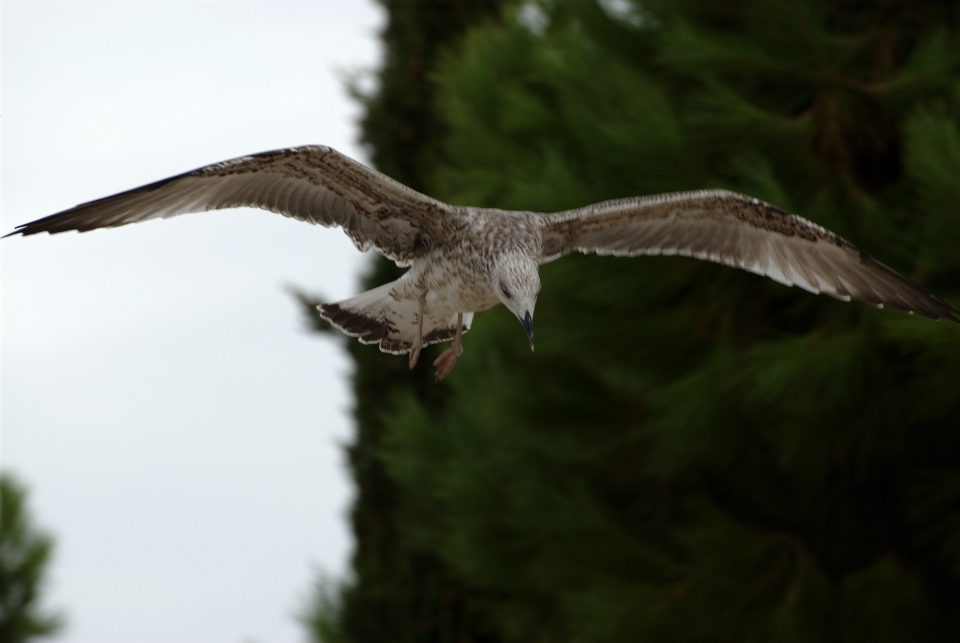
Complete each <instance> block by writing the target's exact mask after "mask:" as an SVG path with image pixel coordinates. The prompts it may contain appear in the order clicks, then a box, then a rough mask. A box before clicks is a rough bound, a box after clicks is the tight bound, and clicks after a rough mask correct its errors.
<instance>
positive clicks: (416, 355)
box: [409, 343, 423, 371]
mask: <svg viewBox="0 0 960 643" xmlns="http://www.w3.org/2000/svg"><path fill="white" fill-rule="evenodd" d="M422 348H423V344H420V343H417V344H414V345H413V348H411V349H410V362H409V363H410V370H411V371H412V370H413V367H414V366H416V365H417V360H418V359H420V349H422Z"/></svg>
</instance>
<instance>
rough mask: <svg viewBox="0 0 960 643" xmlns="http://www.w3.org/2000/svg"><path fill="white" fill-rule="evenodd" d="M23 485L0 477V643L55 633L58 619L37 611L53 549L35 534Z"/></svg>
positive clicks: (44, 536)
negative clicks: (0, 642)
mask: <svg viewBox="0 0 960 643" xmlns="http://www.w3.org/2000/svg"><path fill="white" fill-rule="evenodd" d="M26 499H27V494H26V491H25V490H24V488H23V486H22V485H20V484H19V483H18V482H17V481H16V480H15V479H13V478H12V477H10V475H9V474H4V475H3V476H0V641H2V642H3V643H19V642H21V641H30V640H34V639H35V638H37V637H40V636H48V635H51V634H54V633H56V632H57V630H59V629H60V626H61V624H62V619H61V617H59V616H57V615H53V614H47V613H44V612H42V611H41V609H40V606H39V602H40V590H41V589H42V587H43V581H44V575H45V574H46V571H47V564H48V563H49V560H50V553H51V551H52V548H53V541H52V539H51V538H50V537H49V536H47V535H46V534H44V533H42V532H39V531H37V529H36V528H35V527H34V526H33V524H32V521H31V520H30V515H29V513H28V511H27V506H26Z"/></svg>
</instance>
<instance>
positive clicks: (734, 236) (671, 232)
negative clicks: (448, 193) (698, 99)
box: [541, 190, 960, 323]
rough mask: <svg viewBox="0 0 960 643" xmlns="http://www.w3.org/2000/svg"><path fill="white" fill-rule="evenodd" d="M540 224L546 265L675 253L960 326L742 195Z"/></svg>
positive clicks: (578, 213)
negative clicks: (575, 258)
mask: <svg viewBox="0 0 960 643" xmlns="http://www.w3.org/2000/svg"><path fill="white" fill-rule="evenodd" d="M542 216H543V218H544V226H545V227H544V232H543V253H542V258H541V262H546V261H550V260H552V259H555V258H556V257H559V256H561V255H563V254H566V253H568V252H572V251H574V250H579V251H581V252H585V253H586V252H596V253H597V254H601V255H621V256H635V255H674V254H676V255H682V256H686V257H695V258H697V259H705V260H708V261H715V262H717V263H722V264H726V265H728V266H733V267H735V268H743V269H744V270H749V271H750V272H755V273H757V274H760V275H766V276H767V277H770V278H772V279H775V280H777V281H779V282H780V283H782V284H786V285H788V286H792V285H797V286H800V287H801V288H805V289H806V290H809V291H810V292H814V293H825V294H827V295H830V296H832V297H836V298H837V299H843V300H847V301H849V300H850V299H856V300H857V301H862V302H864V303H867V304H871V305H873V306H876V307H878V308H879V307H882V306H890V307H891V308H896V309H898V310H903V311H906V312H916V313H918V314H920V315H923V316H924V317H929V318H931V319H939V318H944V319H948V320H950V321H953V322H957V323H960V320H958V318H957V316H960V312H958V311H957V310H955V309H954V308H952V307H951V306H949V305H948V304H946V303H944V302H943V301H941V300H940V299H938V298H937V297H935V296H934V295H933V294H931V293H930V292H929V291H927V290H925V289H924V288H922V287H921V286H919V285H918V284H916V283H914V282H912V281H910V280H909V279H907V278H906V277H904V276H903V275H901V274H900V273H898V272H897V271H895V270H893V269H892V268H889V267H887V266H885V265H883V264H882V263H880V262H879V261H877V260H876V259H874V258H873V257H871V256H870V255H868V254H867V253H865V252H863V251H862V250H860V249H859V248H857V247H856V246H854V245H853V244H851V243H848V242H847V241H845V240H844V239H842V238H840V237H838V236H837V235H835V234H833V233H832V232H830V231H829V230H825V229H823V228H822V227H820V226H818V225H816V224H814V223H811V222H810V221H807V220H806V219H803V218H801V217H798V216H796V215H794V214H790V213H789V212H785V211H784V210H781V209H779V208H777V207H774V206H772V205H770V204H768V203H764V202H762V201H759V200H757V199H753V198H750V197H748V196H744V195H742V194H736V193H733V192H727V191H726V190H702V191H697V192H678V193H673V194H661V195H656V196H650V197H641V198H635V199H620V200H617V201H607V202H605V203H598V204H596V205H591V206H587V207H585V208H581V209H579V210H570V211H568V212H562V213H559V214H555V215H542Z"/></svg>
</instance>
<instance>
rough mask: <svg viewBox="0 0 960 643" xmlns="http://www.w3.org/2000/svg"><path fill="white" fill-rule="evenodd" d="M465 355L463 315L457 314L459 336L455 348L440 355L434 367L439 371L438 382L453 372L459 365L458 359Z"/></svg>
mask: <svg viewBox="0 0 960 643" xmlns="http://www.w3.org/2000/svg"><path fill="white" fill-rule="evenodd" d="M462 353H463V313H457V336H456V337H455V338H454V340H453V346H451V347H450V348H448V349H447V350H445V351H443V352H442V353H440V357H438V358H437V359H436V360H434V362H433V365H434V366H435V367H436V369H437V381H438V382H439V381H440V380H442V379H443V378H445V377H446V376H447V375H449V374H450V371H452V370H453V367H454V365H456V363H457V358H458V357H460V355H461V354H462Z"/></svg>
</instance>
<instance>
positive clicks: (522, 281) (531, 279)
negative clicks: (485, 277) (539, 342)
mask: <svg viewBox="0 0 960 643" xmlns="http://www.w3.org/2000/svg"><path fill="white" fill-rule="evenodd" d="M539 267H540V264H539V262H537V261H536V260H535V259H532V258H530V257H527V256H524V255H523V254H520V253H510V254H505V255H503V256H502V257H500V259H499V261H497V264H496V268H495V269H494V270H493V273H492V275H491V276H492V278H493V283H492V284H491V287H492V288H493V291H494V292H496V293H497V297H499V298H500V301H501V302H503V305H504V306H506V307H507V308H509V309H510V311H511V312H512V313H513V314H514V315H516V316H517V319H519V320H520V323H521V324H523V329H524V330H525V331H527V339H529V340H530V350H533V309H534V308H535V307H536V305H537V296H538V295H539V294H540V273H539Z"/></svg>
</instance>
